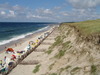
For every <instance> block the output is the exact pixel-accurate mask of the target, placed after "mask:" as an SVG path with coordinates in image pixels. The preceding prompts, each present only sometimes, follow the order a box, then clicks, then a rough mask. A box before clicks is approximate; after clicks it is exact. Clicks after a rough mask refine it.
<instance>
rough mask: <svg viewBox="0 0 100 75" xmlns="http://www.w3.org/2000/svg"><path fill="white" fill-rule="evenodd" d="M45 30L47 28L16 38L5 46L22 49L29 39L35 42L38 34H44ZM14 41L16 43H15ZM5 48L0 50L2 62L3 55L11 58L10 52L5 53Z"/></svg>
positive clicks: (17, 49)
mask: <svg viewBox="0 0 100 75" xmlns="http://www.w3.org/2000/svg"><path fill="white" fill-rule="evenodd" d="M51 28H52V26H51V27H50V28H49V29H51ZM46 31H47V30H45V31H41V32H38V33H34V34H32V35H29V36H27V37H26V38H23V39H19V40H17V41H14V42H13V43H11V44H10V45H8V46H7V47H8V48H13V49H14V51H22V50H24V49H25V47H26V46H27V45H28V44H29V41H34V42H36V39H37V38H38V37H39V36H40V35H42V34H44V33H45V32H46ZM15 43H16V44H17V45H15ZM5 50H6V49H5ZM5 50H2V51H1V52H0V60H2V61H3V63H4V57H5V56H7V57H8V58H11V55H12V53H10V54H6V53H5Z"/></svg>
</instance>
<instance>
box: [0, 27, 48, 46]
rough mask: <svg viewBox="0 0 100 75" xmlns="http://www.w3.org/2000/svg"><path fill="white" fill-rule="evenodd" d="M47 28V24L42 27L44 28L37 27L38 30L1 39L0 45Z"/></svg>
mask: <svg viewBox="0 0 100 75" xmlns="http://www.w3.org/2000/svg"><path fill="white" fill-rule="evenodd" d="M48 28H49V26H47V27H44V28H41V29H38V30H36V31H33V32H30V33H26V34H22V35H18V36H12V38H11V39H9V40H3V41H1V42H0V45H4V44H7V43H10V42H11V41H16V40H18V39H22V38H25V37H26V36H28V35H32V34H34V33H36V32H40V31H43V30H46V29H48Z"/></svg>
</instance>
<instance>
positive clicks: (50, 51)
mask: <svg viewBox="0 0 100 75" xmlns="http://www.w3.org/2000/svg"><path fill="white" fill-rule="evenodd" d="M52 51H53V50H51V49H49V50H48V51H46V52H45V53H47V54H51V53H52Z"/></svg>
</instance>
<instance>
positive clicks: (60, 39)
mask: <svg viewBox="0 0 100 75" xmlns="http://www.w3.org/2000/svg"><path fill="white" fill-rule="evenodd" d="M61 43H63V39H62V37H61V36H57V37H56V38H55V42H54V43H53V45H52V46H51V47H50V48H51V49H52V48H54V47H55V46H59V45H60V44H61Z"/></svg>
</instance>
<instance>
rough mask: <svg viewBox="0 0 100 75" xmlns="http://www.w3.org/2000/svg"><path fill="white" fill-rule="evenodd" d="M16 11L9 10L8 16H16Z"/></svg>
mask: <svg viewBox="0 0 100 75" xmlns="http://www.w3.org/2000/svg"><path fill="white" fill-rule="evenodd" d="M15 16H16V15H15V12H14V11H12V10H9V14H8V17H15Z"/></svg>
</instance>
